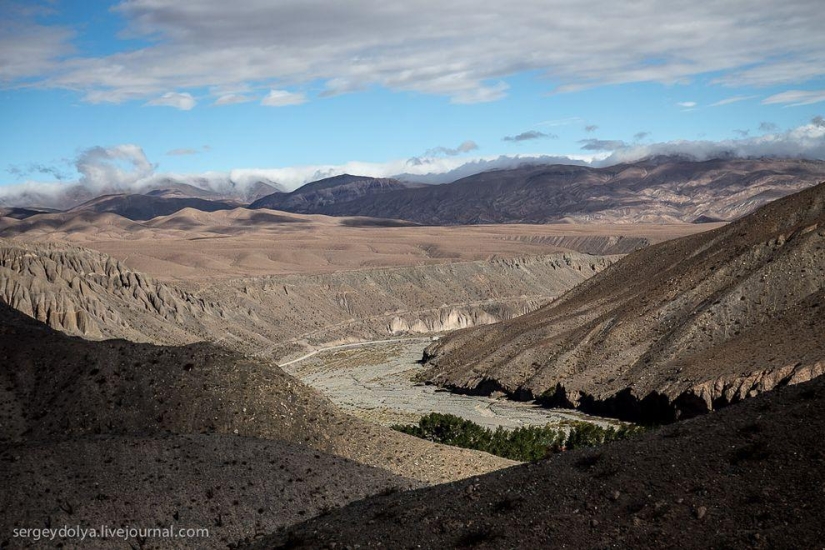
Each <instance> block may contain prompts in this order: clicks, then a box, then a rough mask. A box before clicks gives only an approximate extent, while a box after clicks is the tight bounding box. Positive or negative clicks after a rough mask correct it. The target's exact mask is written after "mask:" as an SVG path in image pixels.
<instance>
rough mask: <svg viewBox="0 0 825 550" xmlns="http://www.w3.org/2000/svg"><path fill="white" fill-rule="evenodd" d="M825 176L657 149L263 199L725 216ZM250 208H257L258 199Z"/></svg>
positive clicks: (637, 219) (616, 218) (338, 206)
mask: <svg viewBox="0 0 825 550" xmlns="http://www.w3.org/2000/svg"><path fill="white" fill-rule="evenodd" d="M824 179H825V162H822V161H808V160H795V159H791V160H781V159H715V160H708V161H704V162H695V161H690V160H685V159H680V158H674V157H656V158H651V159H645V160H640V161H638V162H633V163H627V164H618V165H615V166H610V167H606V168H590V167H586V166H570V165H539V166H535V165H534V166H524V167H520V168H515V169H509V170H492V171H488V172H482V173H479V174H475V175H472V176H469V177H466V178H462V179H460V180H457V181H455V182H453V183H448V184H443V185H425V186H423V187H420V188H414V189H398V188H387V189H382V191H383V192H381V193H376V192H368V193H366V192H365V193H359V194H357V195H356V194H352V195H349V196H347V197H346V200H336V201H322V202H316V201H300V202H295V203H293V202H292V201H289V200H285V199H286V197H289V196H290V195H273V197H275V198H276V199H277V200H278V201H280V202H277V203H270V202H259V203H258V204H259V205H260V206H261V207H266V208H276V209H281V210H288V211H292V212H304V213H321V214H329V215H333V216H369V217H374V218H396V219H402V220H409V221H413V222H417V223H423V224H428V225H455V224H484V223H550V222H560V221H575V222H615V223H630V222H633V223H650V222H654V223H661V222H693V221H697V220H698V221H700V222H701V221H703V220H704V221H707V220H709V219H711V220H724V221H728V220H734V219H736V218H739V217H741V216H743V215H745V214H747V213H748V212H751V211H752V210H754V209H755V208H757V207H759V206H761V205H763V204H765V203H767V202H769V201H771V200H774V199H776V198H779V197H782V196H784V195H787V194H790V193H794V192H796V191H799V190H801V189H804V188H805V187H808V186H810V185H814V184H816V183H818V182H820V181H823V180H824ZM312 185H314V184H309V185H308V186H306V187H310V186H312ZM302 189H303V188H302ZM300 191H301V190H300V189H299V190H298V191H296V192H295V193H299V192H300ZM296 198H297V197H296ZM266 200H267V199H266V198H265V199H262V201H266ZM252 207H253V208H255V207H258V206H256V204H255V203H253V205H252Z"/></svg>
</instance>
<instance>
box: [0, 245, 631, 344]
mask: <svg viewBox="0 0 825 550" xmlns="http://www.w3.org/2000/svg"><path fill="white" fill-rule="evenodd" d="M614 260H615V257H596V256H588V255H583V254H576V253H569V254H553V255H547V256H539V257H525V258H512V259H499V260H490V261H478V262H455V263H450V264H436V265H426V266H416V267H402V268H377V269H365V270H357V271H343V272H338V273H327V274H320V275H284V276H272V277H254V278H244V279H237V280H229V281H218V282H215V283H212V284H208V285H205V284H201V285H198V286H199V288H198V289H197V290H193V291H184V290H181V289H179V288H178V287H177V286H175V285H173V284H170V283H163V282H160V281H157V280H156V279H154V278H153V277H149V276H147V275H145V274H143V273H140V272H137V271H134V270H132V269H130V268H129V267H127V266H126V265H125V264H124V263H123V262H120V261H117V260H114V259H112V258H111V257H109V256H107V255H105V254H101V253H99V252H95V251H92V250H88V249H84V248H80V247H76V246H72V245H66V244H59V243H49V244H27V243H21V242H19V241H17V240H0V300H2V301H3V302H5V303H8V304H10V305H11V306H12V307H14V308H15V309H18V310H20V311H22V312H23V313H26V314H27V315H30V316H32V317H34V318H36V319H38V320H40V321H42V322H44V323H46V324H48V325H49V326H51V327H52V328H55V329H58V330H62V331H64V332H67V333H69V334H75V335H80V336H84V337H87V338H125V339H129V340H133V341H140V342H154V343H160V344H182V343H191V342H196V341H201V340H207V341H213V342H220V343H222V344H223V345H226V346H229V347H231V348H233V349H237V350H241V351H244V352H247V353H253V354H256V355H262V356H266V357H275V358H278V357H281V356H282V355H284V354H288V353H291V352H293V351H299V350H301V349H305V348H306V347H311V346H317V345H322V344H325V343H331V342H339V341H342V340H359V339H362V340H369V339H379V338H386V337H389V336H395V335H399V334H420V333H430V332H440V331H444V330H452V329H456V328H463V327H468V326H476V325H479V324H485V323H491V322H495V321H499V320H502V319H508V318H511V317H515V316H517V315H521V314H523V313H526V312H528V311H531V310H533V309H535V308H536V307H539V306H540V305H541V304H543V303H545V302H547V301H548V300H550V299H552V298H554V297H555V296H558V295H560V294H561V293H563V292H564V291H566V290H567V289H569V288H571V287H572V286H574V285H576V284H578V283H579V282H581V281H583V280H585V279H586V278H587V277H590V276H592V275H593V274H595V273H597V272H599V271H601V270H602V269H604V268H605V267H607V266H608V265H609V264H610V263H611V262H612V261H614Z"/></svg>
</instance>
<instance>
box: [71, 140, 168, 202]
mask: <svg viewBox="0 0 825 550" xmlns="http://www.w3.org/2000/svg"><path fill="white" fill-rule="evenodd" d="M75 168H76V169H77V171H78V172H79V173H80V175H81V178H80V183H81V184H83V185H85V186H86V187H88V188H90V189H94V190H96V191H99V190H102V189H112V190H121V189H130V188H131V187H132V186H133V185H134V184H135V183H137V182H138V181H140V180H142V179H144V178H146V177H148V176H150V175H152V173H153V172H154V170H155V166H154V165H153V164H152V163H150V162H149V159H147V158H146V154H145V153H144V152H143V149H142V148H140V147H139V146H137V145H132V144H127V145H116V146H114V147H92V148H91V149H86V150H85V151H83V152H82V153H80V155H79V156H78V157H77V160H76V161H75Z"/></svg>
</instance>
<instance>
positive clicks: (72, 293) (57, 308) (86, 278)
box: [0, 239, 222, 344]
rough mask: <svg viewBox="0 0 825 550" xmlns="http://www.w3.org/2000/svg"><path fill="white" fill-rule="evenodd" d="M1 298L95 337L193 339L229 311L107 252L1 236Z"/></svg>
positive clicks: (45, 320)
mask: <svg viewBox="0 0 825 550" xmlns="http://www.w3.org/2000/svg"><path fill="white" fill-rule="evenodd" d="M0 302H4V303H6V304H9V305H11V306H12V307H13V308H15V309H17V310H19V311H21V312H23V313H25V314H26V315H29V316H31V317H33V318H35V319H37V320H39V321H41V322H43V323H46V324H47V325H49V326H50V327H52V328H54V329H58V330H61V331H64V332H66V333H68V334H74V335H79V336H85V337H87V338H103V337H107V338H112V337H117V338H128V339H131V340H136V341H144V342H146V341H151V342H159V343H167V344H173V343H188V342H193V341H196V340H199V339H202V337H203V336H205V335H206V334H207V333H208V329H207V328H206V327H205V326H204V324H203V321H202V320H203V319H204V318H209V317H216V316H217V317H220V315H221V314H222V310H221V309H220V308H219V307H217V306H215V305H214V304H207V303H205V302H204V301H203V300H201V299H200V298H197V297H195V296H193V295H192V294H190V293H187V292H183V291H181V290H178V289H176V288H174V287H171V286H169V285H165V284H162V283H158V282H157V281H155V280H153V279H152V278H150V277H147V276H145V275H143V274H141V273H137V272H134V271H132V270H131V269H129V268H127V267H126V266H125V265H124V264H123V263H121V262H118V261H116V260H114V259H112V258H110V257H108V256H106V255H103V254H100V253H97V252H94V251H91V250H85V249H82V248H78V247H74V246H70V245H62V244H54V243H52V244H41V245H28V244H23V243H20V242H17V241H11V240H5V239H0Z"/></svg>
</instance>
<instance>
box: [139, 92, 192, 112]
mask: <svg viewBox="0 0 825 550" xmlns="http://www.w3.org/2000/svg"><path fill="white" fill-rule="evenodd" d="M196 104H197V102H196V101H195V98H194V97H192V94H190V93H188V92H184V93H177V92H167V93H165V94H163V95H162V96H160V97H158V98H156V99H153V100H151V101H148V102H146V105H152V106H162V107H174V108H175V109H180V110H181V111H188V110H190V109H191V108H192V107H194V106H195V105H196Z"/></svg>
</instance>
